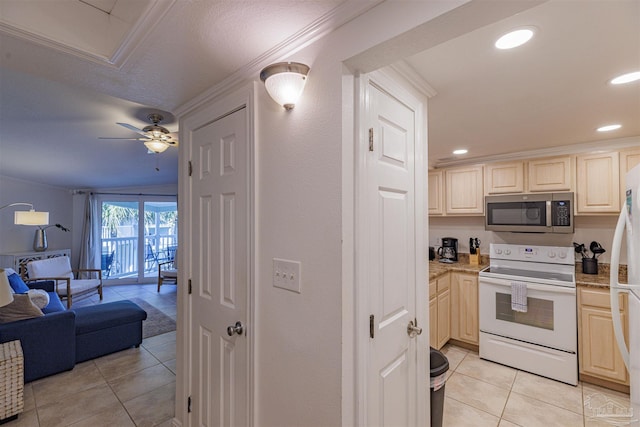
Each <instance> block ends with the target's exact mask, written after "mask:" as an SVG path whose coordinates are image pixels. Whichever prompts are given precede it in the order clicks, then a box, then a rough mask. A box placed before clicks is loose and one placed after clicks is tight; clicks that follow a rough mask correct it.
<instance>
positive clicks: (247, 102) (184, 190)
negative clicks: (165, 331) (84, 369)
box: [174, 82, 257, 427]
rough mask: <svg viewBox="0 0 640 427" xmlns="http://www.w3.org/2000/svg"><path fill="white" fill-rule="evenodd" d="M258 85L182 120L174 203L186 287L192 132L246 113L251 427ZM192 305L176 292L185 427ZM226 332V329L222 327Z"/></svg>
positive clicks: (184, 291) (184, 290) (183, 290)
mask: <svg viewBox="0 0 640 427" xmlns="http://www.w3.org/2000/svg"><path fill="white" fill-rule="evenodd" d="M256 85H257V83H256V82H251V83H250V84H247V85H245V86H244V87H242V88H240V89H237V90H235V91H233V92H231V93H229V94H227V95H226V96H223V97H221V98H220V99H219V100H216V101H215V102H213V103H211V104H206V105H205V106H203V107H200V108H198V109H197V110H195V111H193V112H190V113H188V114H187V115H185V116H183V117H181V118H180V141H181V144H180V145H179V147H178V148H179V165H178V176H179V183H178V184H179V185H178V186H179V189H180V194H183V195H185V196H184V197H180V198H179V199H178V217H179V218H183V219H184V220H182V221H179V222H178V241H179V243H178V244H179V246H180V247H182V248H185V250H181V251H180V253H179V257H180V259H179V263H180V265H181V266H184V267H182V268H180V269H179V271H178V280H179V281H180V283H184V284H188V281H189V279H190V278H191V277H192V271H193V266H192V264H191V260H192V259H193V257H192V254H191V245H187V244H185V239H187V238H188V236H191V233H192V231H193V230H192V227H191V221H190V220H189V218H190V206H191V196H190V195H191V179H190V177H189V160H190V159H193V158H194V153H191V152H190V150H191V148H192V146H193V145H192V133H191V132H192V131H193V130H195V129H198V128H201V127H203V126H206V125H208V124H210V123H212V122H214V121H216V120H219V119H221V118H223V117H225V116H227V115H229V114H232V113H234V112H236V111H238V110H239V109H241V108H245V111H246V123H245V126H246V135H247V144H248V145H247V149H248V156H249V163H248V167H247V173H248V175H249V176H248V177H247V178H248V186H249V188H248V191H247V198H248V200H247V207H248V211H249V212H248V218H247V220H248V228H247V248H248V254H247V266H246V268H247V319H246V327H245V331H246V332H245V334H246V339H247V377H248V381H247V383H248V387H249V390H248V393H247V394H248V402H247V411H248V415H247V419H248V420H249V426H248V427H251V426H253V425H254V424H255V418H254V413H255V410H254V407H255V392H256V389H255V343H256V341H257V339H256V338H257V337H256V334H255V331H256V328H255V280H256V260H257V257H256V242H255V235H256V216H255V206H256V203H255V200H256V191H255V189H256V170H255V169H256V163H255V152H256V125H255V105H256ZM191 308H192V301H191V295H190V294H189V289H188V286H178V302H177V319H178V322H177V323H178V324H177V334H176V359H177V360H176V370H177V376H176V378H177V381H176V403H175V404H176V408H175V417H174V425H182V424H176V423H179V420H183V422H184V425H185V426H191V425H193V423H194V420H192V417H191V416H190V413H189V412H188V398H189V396H191V394H192V387H193V384H192V381H191V378H192V374H193V366H191V354H192V352H191V349H192V346H193V337H192V331H190V330H189V326H190V325H191V312H192V310H191ZM225 327H226V325H225Z"/></svg>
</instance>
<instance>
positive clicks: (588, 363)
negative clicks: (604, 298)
mask: <svg viewBox="0 0 640 427" xmlns="http://www.w3.org/2000/svg"><path fill="white" fill-rule="evenodd" d="M580 317H581V321H582V325H583V329H582V337H581V340H582V357H581V359H582V365H581V367H580V372H583V373H586V374H590V375H595V376H597V377H601V378H604V379H610V380H615V381H618V382H621V383H625V382H627V381H628V376H627V369H626V367H625V366H624V361H623V360H622V356H621V355H620V351H619V350H618V344H617V343H616V338H615V335H614V333H613V319H612V318H611V310H607V309H604V308H597V307H587V306H585V307H582V310H581V316H580ZM620 317H621V318H622V321H623V323H626V322H627V320H626V315H625V314H621V316H620Z"/></svg>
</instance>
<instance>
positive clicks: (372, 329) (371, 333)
mask: <svg viewBox="0 0 640 427" xmlns="http://www.w3.org/2000/svg"><path fill="white" fill-rule="evenodd" d="M374 323H375V316H374V315H373V314H372V315H371V316H369V338H374V337H375V325H374Z"/></svg>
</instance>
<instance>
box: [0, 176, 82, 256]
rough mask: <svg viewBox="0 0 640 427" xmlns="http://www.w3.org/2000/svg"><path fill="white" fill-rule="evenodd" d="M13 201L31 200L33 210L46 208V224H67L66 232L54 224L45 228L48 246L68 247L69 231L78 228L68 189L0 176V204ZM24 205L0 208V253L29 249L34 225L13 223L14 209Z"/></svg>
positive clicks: (29, 201) (20, 208)
mask: <svg viewBox="0 0 640 427" xmlns="http://www.w3.org/2000/svg"><path fill="white" fill-rule="evenodd" d="M16 202H25V203H32V204H33V206H34V208H35V209H36V210H37V211H45V212H49V223H50V224H61V225H63V226H65V227H67V228H71V230H72V231H71V232H68V233H65V232H64V231H62V230H60V229H58V228H56V227H51V228H49V229H48V230H47V241H48V244H49V249H67V248H71V244H72V238H73V234H74V233H76V232H77V231H79V230H75V229H74V226H73V203H72V196H71V193H70V192H69V191H68V190H66V189H64V188H59V187H51V186H48V185H43V184H36V183H33V182H29V181H23V180H17V179H14V178H9V177H5V176H0V206H4V205H6V204H9V203H16ZM28 209H29V208H28V207H26V206H22V207H15V208H14V207H10V208H5V209H2V210H1V211H0V253H9V252H29V251H32V250H33V238H34V235H35V230H36V227H33V226H27V225H14V223H13V213H14V212H15V211H16V210H28Z"/></svg>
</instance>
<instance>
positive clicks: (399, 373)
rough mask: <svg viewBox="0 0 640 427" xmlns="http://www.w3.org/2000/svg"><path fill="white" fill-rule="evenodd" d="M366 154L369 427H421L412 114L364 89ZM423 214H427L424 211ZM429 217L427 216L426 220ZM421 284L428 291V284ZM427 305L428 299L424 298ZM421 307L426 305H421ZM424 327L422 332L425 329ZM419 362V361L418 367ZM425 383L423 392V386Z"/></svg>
mask: <svg viewBox="0 0 640 427" xmlns="http://www.w3.org/2000/svg"><path fill="white" fill-rule="evenodd" d="M365 91H366V98H367V99H368V111H367V122H368V124H367V126H368V127H369V132H370V133H369V151H368V153H367V154H366V160H365V171H364V175H366V186H365V190H364V191H365V193H366V194H365V198H364V200H365V201H366V202H365V203H366V216H367V222H368V225H367V236H366V238H367V241H368V245H367V246H368V247H367V251H368V256H367V260H366V263H367V266H368V267H367V270H368V278H367V285H366V286H367V287H368V306H369V309H370V312H371V315H372V316H373V318H371V317H370V337H369V341H368V368H367V374H366V376H367V378H366V381H367V399H366V401H367V411H366V412H367V414H366V418H367V419H366V425H367V426H417V425H422V423H423V421H422V419H421V415H420V410H421V409H422V410H424V407H422V408H420V406H421V405H422V406H424V405H425V404H426V405H428V403H426V402H418V398H419V396H422V393H421V392H420V390H419V388H420V387H421V386H423V385H424V382H425V381H427V379H426V378H419V377H420V375H419V373H420V371H421V370H419V369H418V363H419V358H420V357H422V356H421V355H422V354H423V353H422V352H421V351H420V350H419V349H420V347H421V346H426V345H428V344H426V343H423V340H422V338H420V341H419V339H418V336H417V335H415V336H410V334H409V333H408V327H409V324H410V322H413V323H414V324H415V323H416V321H417V322H418V323H419V327H424V330H425V333H424V335H423V337H426V338H428V335H429V330H428V320H427V319H428V316H423V315H422V314H423V313H420V314H418V305H417V301H418V299H419V298H420V293H419V292H418V286H419V285H418V283H417V274H416V271H417V269H418V268H417V265H416V261H417V260H416V252H417V247H416V241H421V240H420V239H421V237H420V236H418V235H417V229H416V221H419V220H423V219H422V218H423V216H422V215H419V216H416V206H415V200H416V194H415V189H416V185H415V179H416V173H415V149H416V111H415V110H414V108H413V107H409V106H407V105H406V104H405V103H404V102H402V101H400V100H399V98H397V97H395V96H394V95H392V94H391V93H389V92H388V91H387V90H384V89H382V88H381V87H380V86H378V85H377V84H376V83H374V82H372V81H371V80H369V81H368V84H367V87H366V89H365ZM425 212H426V211H425ZM425 215H426V213H425ZM423 281H424V283H423V284H422V285H423V286H424V287H425V288H426V286H427V283H426V279H425V280H423ZM425 298H426V297H425ZM425 305H426V299H425ZM423 323H424V324H423ZM422 362H424V360H422ZM420 382H422V384H421V383H420Z"/></svg>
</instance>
